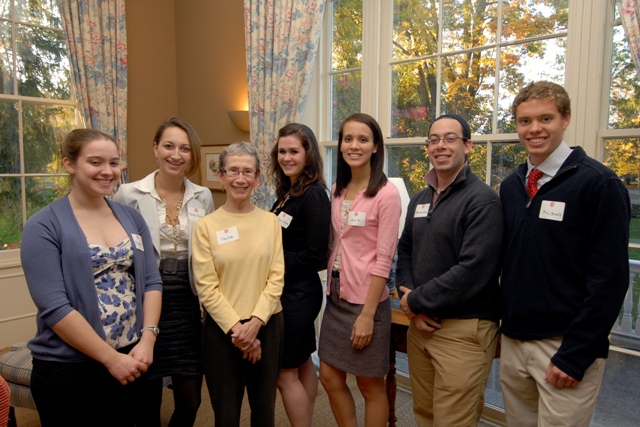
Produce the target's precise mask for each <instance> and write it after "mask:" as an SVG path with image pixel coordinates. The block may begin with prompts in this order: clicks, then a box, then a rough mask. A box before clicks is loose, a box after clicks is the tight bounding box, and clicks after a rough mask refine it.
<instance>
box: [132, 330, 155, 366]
mask: <svg viewBox="0 0 640 427" xmlns="http://www.w3.org/2000/svg"><path fill="white" fill-rule="evenodd" d="M154 344H155V342H152V341H151V340H146V339H145V338H144V337H143V338H142V339H141V340H140V341H139V342H138V344H136V345H135V347H133V349H132V350H131V351H130V352H129V356H131V357H133V358H134V359H136V360H137V361H138V362H142V363H144V364H145V365H147V368H148V367H149V366H151V364H152V363H153V345H154ZM146 371H147V370H146V369H145V370H144V371H143V372H146Z"/></svg>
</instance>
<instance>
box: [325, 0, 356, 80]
mask: <svg viewBox="0 0 640 427" xmlns="http://www.w3.org/2000/svg"><path fill="white" fill-rule="evenodd" d="M331 4H332V5H333V14H332V16H333V25H332V39H331V40H332V42H331V52H332V61H331V64H332V66H331V69H332V70H345V69H350V68H358V67H361V66H362V0H333V1H332V3H331Z"/></svg>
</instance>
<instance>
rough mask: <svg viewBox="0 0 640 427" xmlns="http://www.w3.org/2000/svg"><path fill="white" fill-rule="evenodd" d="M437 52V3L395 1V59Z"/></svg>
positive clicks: (408, 0) (416, 0)
mask: <svg viewBox="0 0 640 427" xmlns="http://www.w3.org/2000/svg"><path fill="white" fill-rule="evenodd" d="M437 52H438V2H432V1H427V0H396V1H395V2H394V4H393V60H401V59H407V58H415V57H420V56H426V55H432V54H434V53H437Z"/></svg>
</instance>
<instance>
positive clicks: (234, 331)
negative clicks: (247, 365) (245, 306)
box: [231, 317, 262, 363]
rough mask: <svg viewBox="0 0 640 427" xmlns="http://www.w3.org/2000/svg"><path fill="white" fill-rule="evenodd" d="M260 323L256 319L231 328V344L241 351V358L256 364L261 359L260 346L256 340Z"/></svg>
mask: <svg viewBox="0 0 640 427" xmlns="http://www.w3.org/2000/svg"><path fill="white" fill-rule="evenodd" d="M261 326H262V321H261V320H260V319H258V318H257V317H253V318H251V320H249V321H248V322H245V323H240V322H238V323H236V324H235V325H234V326H233V327H232V328H231V343H232V344H233V345H234V346H236V347H237V348H239V349H240V350H241V351H242V358H243V359H247V360H249V361H250V362H251V363H256V362H257V361H259V360H260V359H261V358H262V346H261V344H260V340H259V339H258V338H257V336H258V332H259V331H260V327H261Z"/></svg>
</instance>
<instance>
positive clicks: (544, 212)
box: [539, 200, 565, 221]
mask: <svg viewBox="0 0 640 427" xmlns="http://www.w3.org/2000/svg"><path fill="white" fill-rule="evenodd" d="M564 206H565V203H564V202H551V201H549V200H543V201H542V206H540V215H539V217H540V219H550V220H551V221H562V218H563V217H564Z"/></svg>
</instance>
